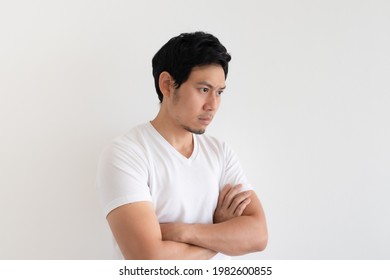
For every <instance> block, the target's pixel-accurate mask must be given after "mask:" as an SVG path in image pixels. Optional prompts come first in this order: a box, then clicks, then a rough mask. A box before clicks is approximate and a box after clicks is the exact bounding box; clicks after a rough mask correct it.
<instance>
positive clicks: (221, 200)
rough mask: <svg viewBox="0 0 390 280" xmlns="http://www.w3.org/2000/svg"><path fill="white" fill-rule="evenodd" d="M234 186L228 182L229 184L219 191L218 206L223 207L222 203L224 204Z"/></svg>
mask: <svg viewBox="0 0 390 280" xmlns="http://www.w3.org/2000/svg"><path fill="white" fill-rule="evenodd" d="M232 187H233V186H232V185H230V184H227V185H225V186H224V187H223V189H222V191H221V192H220V193H219V196H218V203H217V208H221V207H222V205H223V204H224V201H225V196H226V194H227V193H228V192H229V191H230V189H231V188H232Z"/></svg>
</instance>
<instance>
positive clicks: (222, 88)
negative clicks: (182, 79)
mask: <svg viewBox="0 0 390 280" xmlns="http://www.w3.org/2000/svg"><path fill="white" fill-rule="evenodd" d="M196 84H197V85H199V86H207V87H209V88H212V89H214V88H215V87H213V85H212V84H210V83H208V82H206V81H204V82H199V83H196ZM225 88H226V86H223V87H221V88H219V89H221V90H224V89H225Z"/></svg>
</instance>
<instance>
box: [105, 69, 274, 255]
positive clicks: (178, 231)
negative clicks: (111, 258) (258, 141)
mask: <svg viewBox="0 0 390 280" xmlns="http://www.w3.org/2000/svg"><path fill="white" fill-rule="evenodd" d="M159 86H160V89H161V92H162V93H163V96H164V98H163V102H162V104H161V107H160V111H159V113H158V115H157V116H156V118H155V119H154V120H153V121H152V122H151V124H152V125H153V126H154V127H155V128H156V130H157V131H158V132H159V133H160V134H161V135H162V136H163V137H164V138H165V139H166V140H167V141H168V142H169V143H170V144H171V145H172V146H173V147H174V148H175V149H176V150H177V151H179V152H180V153H181V154H183V155H184V156H186V157H190V156H191V154H192V151H193V148H194V144H193V133H197V134H202V133H204V132H205V130H206V128H207V126H208V125H209V124H210V122H211V121H212V119H213V117H214V116H215V114H216V112H217V110H218V108H219V105H220V102H221V94H222V92H223V89H224V88H225V74H224V71H223V69H222V67H221V66H219V65H206V66H201V67H194V68H193V69H192V71H191V74H190V76H189V78H188V80H187V81H186V82H184V83H183V84H182V85H181V86H180V87H179V88H176V87H175V85H174V79H173V78H172V76H171V75H170V74H169V73H168V72H162V73H161V74H160V79H159ZM240 188H241V186H240V185H236V186H231V185H227V186H225V187H224V188H223V190H222V191H221V193H220V195H219V198H218V204H217V208H216V210H215V212H214V223H213V224H185V223H169V224H159V222H158V220H157V217H156V214H155V212H154V208H153V205H152V204H151V203H150V202H135V203H130V204H126V205H123V206H121V207H118V208H116V209H114V210H113V211H111V212H110V213H109V214H108V216H107V220H108V222H109V225H110V227H111V230H112V232H113V234H114V237H115V238H116V240H117V242H118V245H119V247H120V248H121V251H122V254H123V256H124V257H125V258H126V259H210V258H212V257H213V256H214V255H215V254H216V253H217V252H222V253H225V254H227V255H241V254H246V253H250V252H255V251H261V250H264V248H265V247H266V244H267V240H268V233H267V226H266V221H265V215H264V212H263V209H262V206H261V203H260V201H259V199H258V198H257V196H256V194H255V193H254V192H253V191H246V192H240Z"/></svg>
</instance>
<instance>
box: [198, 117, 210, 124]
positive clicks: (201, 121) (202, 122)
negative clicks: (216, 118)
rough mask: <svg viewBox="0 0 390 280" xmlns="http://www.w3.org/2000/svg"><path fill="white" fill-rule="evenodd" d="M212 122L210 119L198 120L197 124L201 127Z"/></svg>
mask: <svg viewBox="0 0 390 280" xmlns="http://www.w3.org/2000/svg"><path fill="white" fill-rule="evenodd" d="M211 121H212V118H199V122H200V123H201V124H203V125H208V124H209V123H211Z"/></svg>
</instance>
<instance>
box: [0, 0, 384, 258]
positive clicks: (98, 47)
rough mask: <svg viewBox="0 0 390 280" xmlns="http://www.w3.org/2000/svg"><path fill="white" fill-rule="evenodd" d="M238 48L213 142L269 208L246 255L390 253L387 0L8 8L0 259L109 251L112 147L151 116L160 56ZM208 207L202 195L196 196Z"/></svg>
mask: <svg viewBox="0 0 390 280" xmlns="http://www.w3.org/2000/svg"><path fill="white" fill-rule="evenodd" d="M196 30H203V31H207V32H211V33H213V34H214V35H216V36H217V37H218V38H219V39H220V40H221V42H222V43H223V44H224V45H225V46H226V47H227V48H228V50H229V51H230V53H231V54H232V57H233V59H232V62H231V64H230V72H229V77H228V80H227V86H228V88H227V90H226V94H224V96H223V102H222V106H221V109H220V112H219V114H218V115H217V118H216V119H215V121H214V123H213V124H212V125H211V127H210V128H209V130H208V132H207V133H209V134H211V135H214V136H217V137H219V138H221V139H224V140H227V141H228V142H229V143H230V144H231V146H233V148H234V149H235V151H236V153H237V154H238V155H239V157H240V159H241V162H242V164H243V166H244V168H245V169H246V171H247V175H248V177H249V178H250V179H251V181H252V182H253V184H254V185H255V188H256V191H257V193H258V195H259V197H260V199H261V201H262V203H263V206H264V208H265V211H266V214H267V219H268V225H269V235H270V238H269V245H268V248H267V249H266V251H264V252H262V253H256V254H250V255H247V256H244V257H242V258H251V259H388V258H389V257H390V241H389V236H390V219H389V214H390V204H389V203H388V200H389V198H390V191H389V187H390V148H389V143H390V113H389V108H390V78H389V77H390V54H389V52H390V51H389V50H390V2H389V1H387V0H383V1H379V0H374V1H373V0H371V1H346V0H338V1H335V0H332V1H325V0H324V1H309V0H307V1H303V0H299V1H288V0H274V1H259V0H252V1H249V0H243V1H233V0H231V1H227V0H217V1H210V0H197V1H174V0H165V1H151V0H149V1H124V0H122V1H103V0H93V1H92V0H91V1H1V2H0V97H1V98H0V259H109V258H111V251H110V248H111V244H110V233H109V230H108V227H107V225H106V222H105V220H104V217H102V214H101V209H100V207H99V203H98V198H97V193H96V189H95V186H94V183H95V176H96V165H97V161H98V157H99V154H100V152H101V149H102V148H103V146H104V145H105V144H106V143H107V141H109V140H110V139H112V138H113V137H115V136H117V135H118V134H121V133H123V132H126V131H127V130H128V129H129V128H131V127H132V126H134V125H136V124H139V123H141V122H145V121H148V120H151V119H153V118H154V116H155V114H156V113H157V111H158V108H159V105H158V99H157V94H156V93H155V91H154V87H153V79H152V75H151V71H152V69H151V59H152V56H153V55H154V53H155V52H156V51H157V50H158V49H159V48H160V47H161V46H162V45H163V44H164V43H165V42H166V41H167V40H168V39H170V38H171V37H173V36H176V35H178V34H179V33H181V32H188V31H196ZM199 203H201V202H199Z"/></svg>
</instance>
